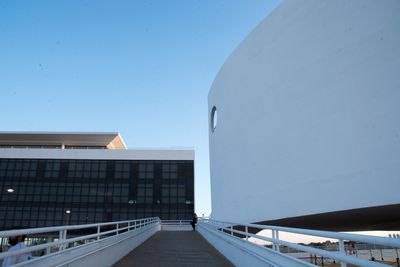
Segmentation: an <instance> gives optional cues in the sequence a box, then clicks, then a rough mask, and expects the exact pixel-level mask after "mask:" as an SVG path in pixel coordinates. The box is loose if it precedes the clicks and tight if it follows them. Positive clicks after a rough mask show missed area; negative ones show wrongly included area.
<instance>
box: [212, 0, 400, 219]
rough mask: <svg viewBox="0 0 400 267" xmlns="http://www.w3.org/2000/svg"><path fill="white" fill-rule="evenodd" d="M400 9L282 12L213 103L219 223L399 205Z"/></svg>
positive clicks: (222, 79) (367, 6)
mask: <svg viewBox="0 0 400 267" xmlns="http://www.w3.org/2000/svg"><path fill="white" fill-rule="evenodd" d="M399 14H400V1H397V0H383V1H376V0H338V1H320V0H292V1H285V2H283V3H282V4H281V5H280V6H278V8H277V9H276V10H275V11H274V12H273V13H272V14H271V15H269V16H268V17H267V18H266V19H265V20H264V21H262V22H261V24H260V25H259V26H258V27H257V28H256V29H255V30H254V31H253V32H252V33H251V34H250V35H249V36H248V37H247V38H246V39H245V40H244V41H243V42H242V44H241V45H240V46H239V47H238V48H237V49H236V51H234V52H233V54H232V55H231V56H230V58H229V59H228V60H227V61H226V62H225V64H224V65H223V67H222V69H221V70H220V72H219V73H218V75H217V77H216V78H215V81H214V83H213V85H212V88H211V90H210V93H209V114H210V113H211V110H212V107H213V106H216V107H217V110H218V111H217V112H218V124H217V128H216V129H215V131H214V132H213V133H212V132H211V130H210V134H209V138H210V162H211V191H212V216H213V217H214V218H216V219H223V220H236V221H238V220H239V221H250V222H253V221H261V220H272V219H279V218H285V217H292V216H299V215H307V214H316V213H321V212H328V211H337V210H346V209H353V208H361V207H370V206H378V205H386V204H399V203H400V194H399V188H400V15H399Z"/></svg>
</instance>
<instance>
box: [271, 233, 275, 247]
mask: <svg viewBox="0 0 400 267" xmlns="http://www.w3.org/2000/svg"><path fill="white" fill-rule="evenodd" d="M271 231H272V239H276V237H275V230H271ZM272 249H273V250H276V245H275V241H274V242H273V243H272Z"/></svg>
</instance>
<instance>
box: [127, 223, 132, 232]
mask: <svg viewBox="0 0 400 267" xmlns="http://www.w3.org/2000/svg"><path fill="white" fill-rule="evenodd" d="M130 230H131V222H128V232H129V231H130Z"/></svg>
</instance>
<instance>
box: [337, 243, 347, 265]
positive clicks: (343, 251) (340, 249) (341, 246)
mask: <svg viewBox="0 0 400 267" xmlns="http://www.w3.org/2000/svg"><path fill="white" fill-rule="evenodd" d="M339 253H341V254H344V256H346V251H345V250H344V242H343V240H341V239H339ZM346 266H347V264H346V263H345V262H343V261H340V267H346Z"/></svg>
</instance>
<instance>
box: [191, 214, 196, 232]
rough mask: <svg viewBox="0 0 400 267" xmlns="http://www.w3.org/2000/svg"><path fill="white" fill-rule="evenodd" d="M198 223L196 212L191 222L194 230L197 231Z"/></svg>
mask: <svg viewBox="0 0 400 267" xmlns="http://www.w3.org/2000/svg"><path fill="white" fill-rule="evenodd" d="M196 223H197V214H196V213H195V214H194V215H193V219H192V221H191V222H190V224H191V225H192V227H193V231H196Z"/></svg>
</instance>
